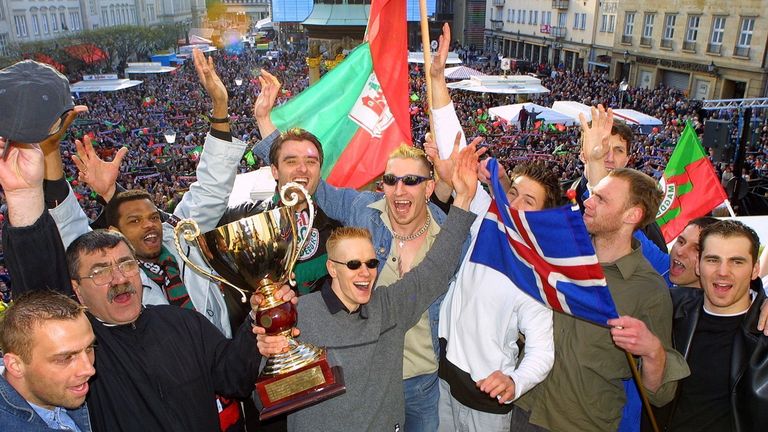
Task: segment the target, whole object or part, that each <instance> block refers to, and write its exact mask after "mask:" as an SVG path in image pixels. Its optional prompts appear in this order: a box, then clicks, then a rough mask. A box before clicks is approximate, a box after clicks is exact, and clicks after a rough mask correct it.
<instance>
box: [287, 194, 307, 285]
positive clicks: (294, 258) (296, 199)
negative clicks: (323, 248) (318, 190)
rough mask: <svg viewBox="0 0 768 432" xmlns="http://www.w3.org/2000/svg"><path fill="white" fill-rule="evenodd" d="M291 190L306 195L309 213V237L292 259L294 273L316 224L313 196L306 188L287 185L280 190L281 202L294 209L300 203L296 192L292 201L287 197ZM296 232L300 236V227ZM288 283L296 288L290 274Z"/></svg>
mask: <svg viewBox="0 0 768 432" xmlns="http://www.w3.org/2000/svg"><path fill="white" fill-rule="evenodd" d="M289 189H298V190H299V191H301V193H302V195H304V199H305V200H306V201H307V210H308V212H309V225H308V226H309V230H308V231H307V235H306V236H304V238H303V239H301V240H300V241H299V242H298V245H297V247H296V250H295V251H294V253H293V255H292V256H291V258H290V267H289V268H290V269H291V271H293V268H294V267H295V266H296V261H298V259H299V254H301V250H302V249H304V244H305V243H306V242H307V239H309V232H310V231H311V230H312V226H314V224H315V205H314V202H313V201H312V196H311V195H310V194H309V192H307V190H306V189H304V186H302V185H300V184H298V183H294V182H289V183H286V184H285V185H284V186H283V187H281V188H280V200H282V202H283V204H285V205H287V206H289V207H292V206H295V205H296V204H297V203H298V202H299V194H297V193H296V192H291V193H290V196H291V198H290V199H288V198H287V197H286V193H287V192H288V190H289ZM296 231H297V232H296V234H297V236H298V226H297V230H296ZM288 283H289V284H291V286H296V280H295V279H294V278H293V277H292V276H291V275H290V274H289V275H288Z"/></svg>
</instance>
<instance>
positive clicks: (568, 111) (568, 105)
mask: <svg viewBox="0 0 768 432" xmlns="http://www.w3.org/2000/svg"><path fill="white" fill-rule="evenodd" d="M552 109H553V110H555V111H557V112H559V113H562V114H565V115H567V116H568V117H571V118H573V119H574V122H575V123H574V124H581V122H580V121H579V114H584V117H586V118H587V121H592V108H591V107H590V106H588V105H584V104H583V103H581V102H576V101H556V102H555V103H553V104H552Z"/></svg>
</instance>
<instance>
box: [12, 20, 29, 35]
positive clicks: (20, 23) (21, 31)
mask: <svg viewBox="0 0 768 432" xmlns="http://www.w3.org/2000/svg"><path fill="white" fill-rule="evenodd" d="M13 23H14V25H15V27H16V37H27V36H28V33H27V31H28V30H27V17H26V16H24V15H14V16H13Z"/></svg>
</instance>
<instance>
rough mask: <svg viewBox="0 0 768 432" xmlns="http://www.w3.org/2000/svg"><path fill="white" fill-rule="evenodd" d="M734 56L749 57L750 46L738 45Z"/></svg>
mask: <svg viewBox="0 0 768 432" xmlns="http://www.w3.org/2000/svg"><path fill="white" fill-rule="evenodd" d="M733 55H734V57H749V47H748V46H747V47H742V46H737V47H736V48H734V50H733Z"/></svg>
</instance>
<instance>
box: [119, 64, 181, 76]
mask: <svg viewBox="0 0 768 432" xmlns="http://www.w3.org/2000/svg"><path fill="white" fill-rule="evenodd" d="M173 70H176V68H175V67H171V66H163V65H162V64H161V63H160V62H148V63H128V68H127V69H126V70H125V73H126V74H159V73H168V72H171V71H173Z"/></svg>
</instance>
